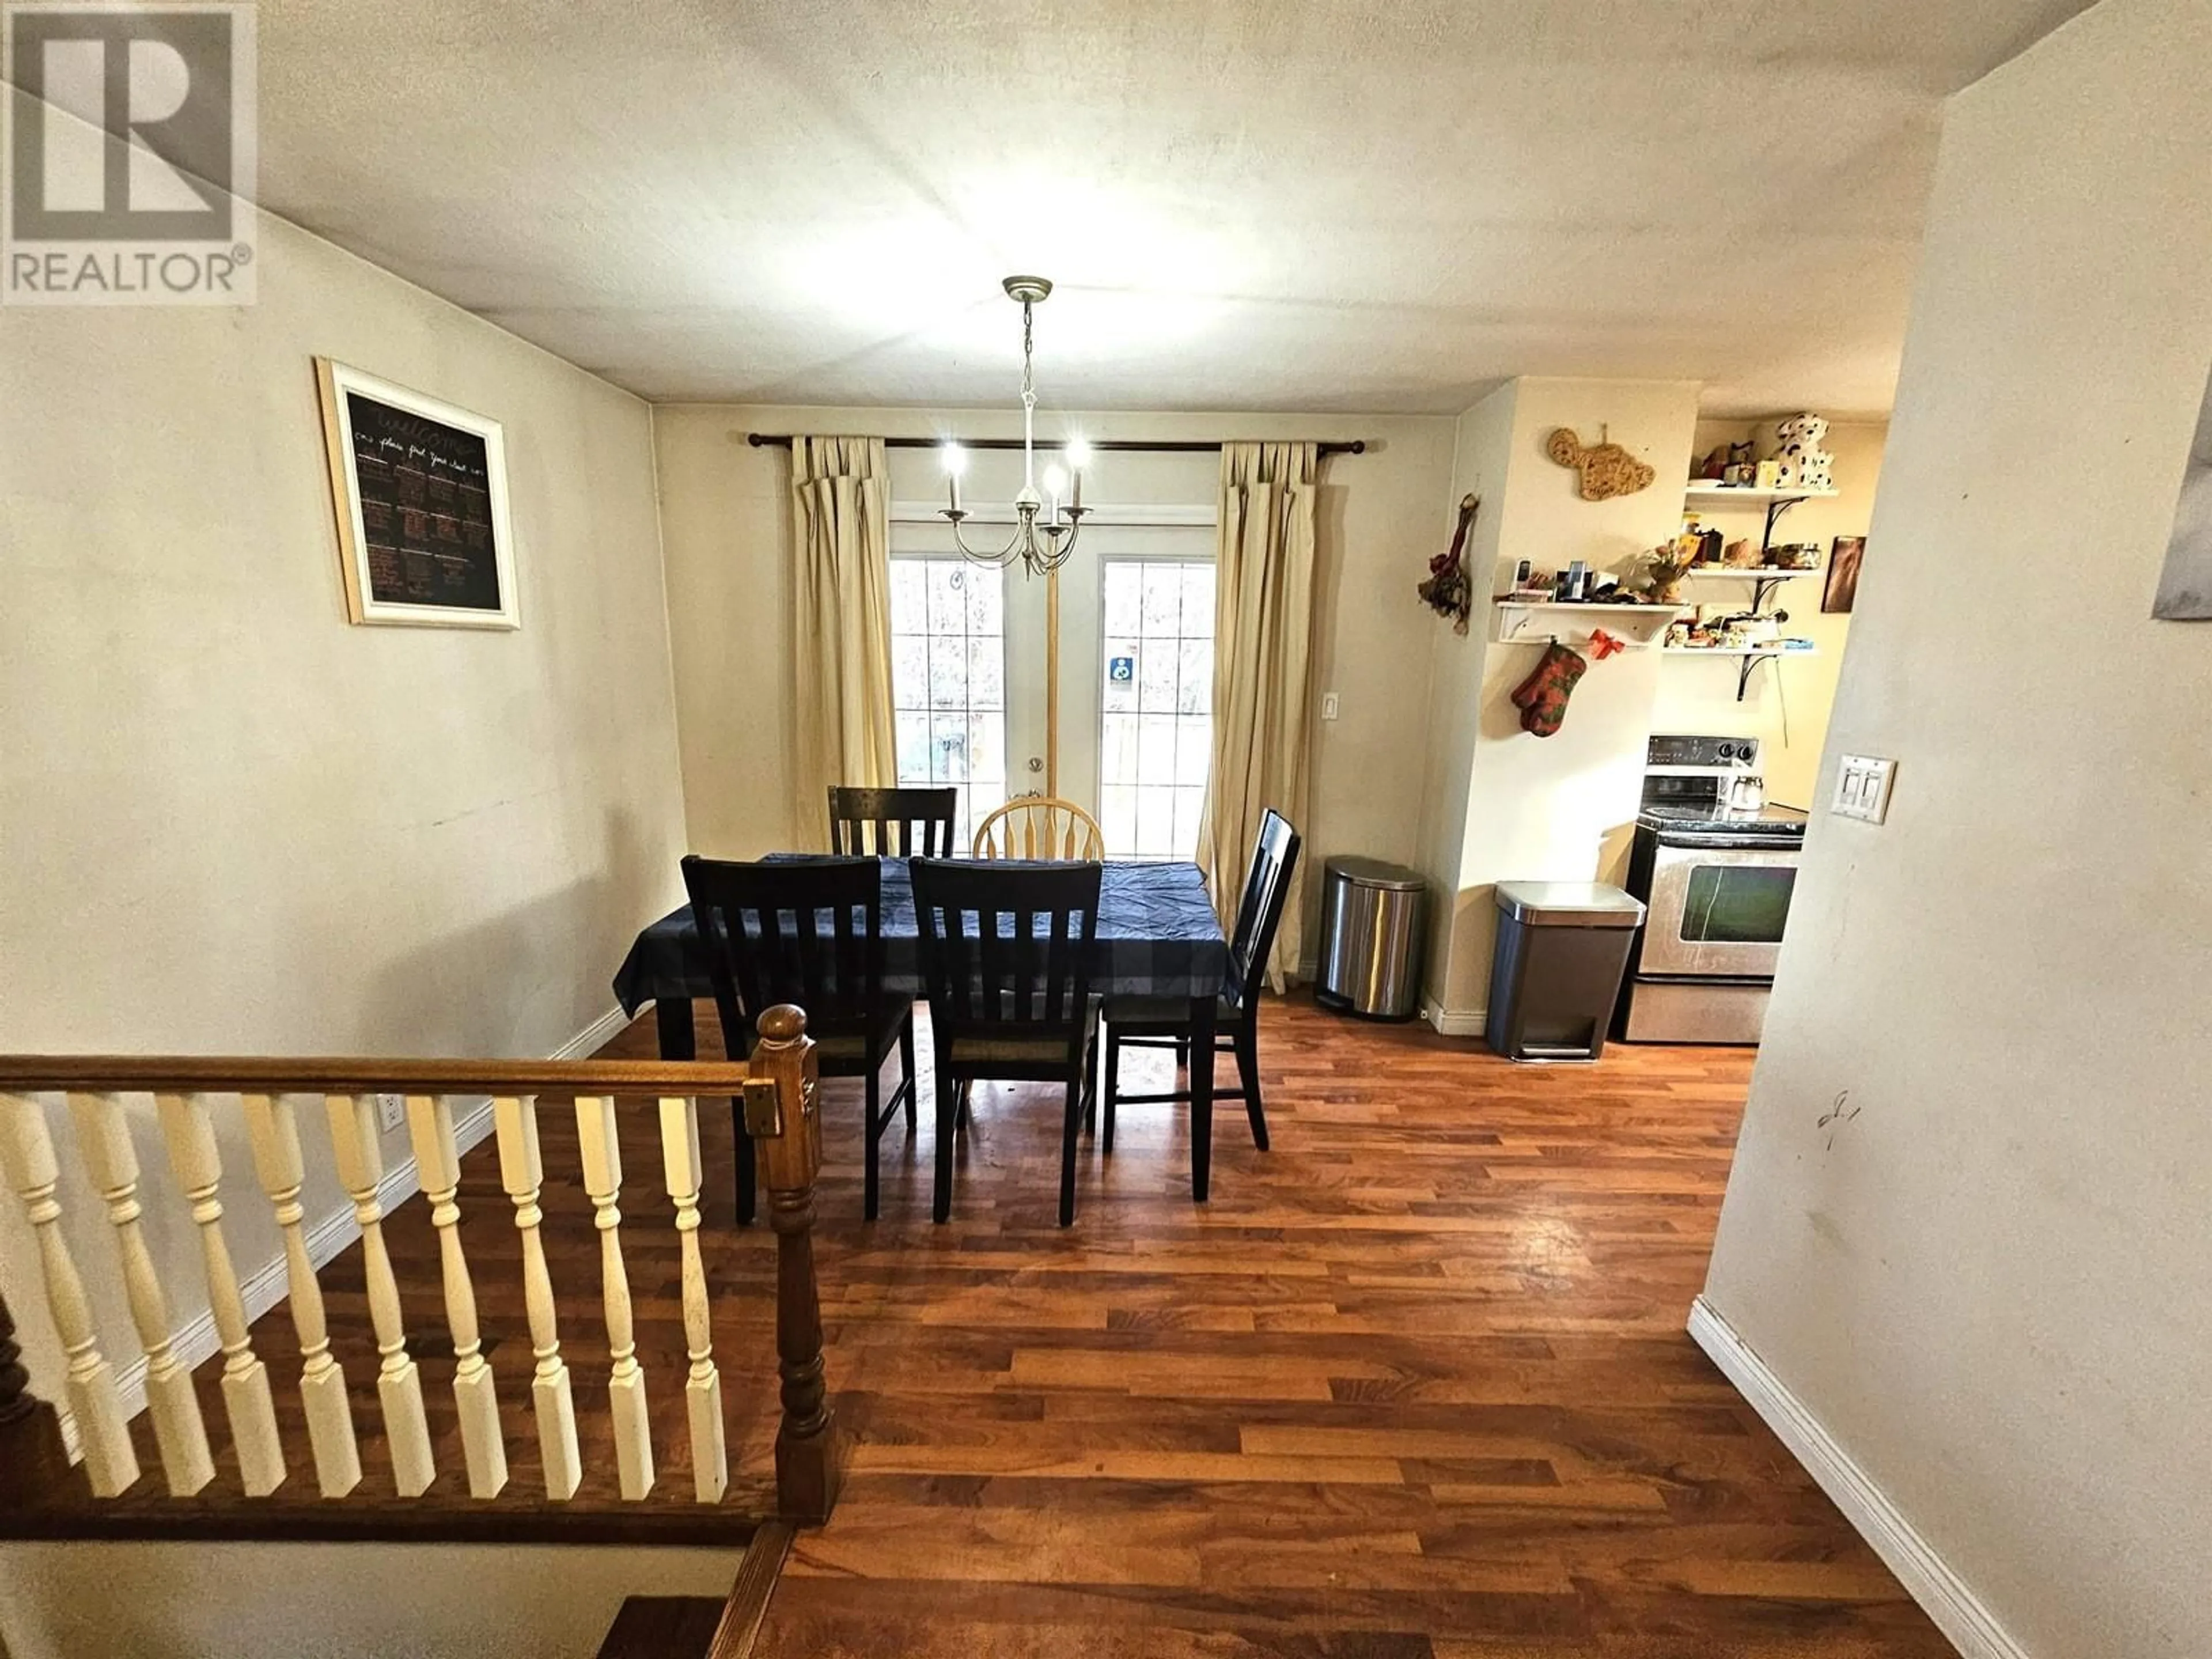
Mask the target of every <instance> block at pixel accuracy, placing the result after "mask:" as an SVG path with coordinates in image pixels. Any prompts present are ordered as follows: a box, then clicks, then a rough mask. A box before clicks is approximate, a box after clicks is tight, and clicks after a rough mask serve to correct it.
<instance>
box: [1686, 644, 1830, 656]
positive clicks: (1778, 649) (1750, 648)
mask: <svg viewBox="0 0 2212 1659" xmlns="http://www.w3.org/2000/svg"><path fill="white" fill-rule="evenodd" d="M1662 649H1663V650H1664V651H1665V652H1666V653H1667V655H1668V656H1670V657H1817V656H1819V655H1820V647H1818V646H1808V645H1798V646H1788V645H1669V646H1666V647H1662Z"/></svg>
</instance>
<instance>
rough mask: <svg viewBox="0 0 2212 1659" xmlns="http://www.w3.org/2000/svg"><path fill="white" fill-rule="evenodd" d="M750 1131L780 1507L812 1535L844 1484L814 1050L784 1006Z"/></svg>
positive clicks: (750, 1107) (753, 1097) (764, 1045)
mask: <svg viewBox="0 0 2212 1659" xmlns="http://www.w3.org/2000/svg"><path fill="white" fill-rule="evenodd" d="M759 1030H760V1039H761V1040H760V1044H759V1046H758V1047H757V1048H755V1049H754V1050H753V1056H752V1064H753V1069H754V1073H755V1075H754V1076H753V1077H752V1078H751V1079H749V1080H748V1081H747V1082H746V1084H745V1129H746V1133H749V1134H750V1135H751V1136H752V1138H753V1139H754V1141H755V1142H756V1143H757V1145H758V1146H759V1148H760V1153H761V1161H762V1164H763V1167H764V1169H765V1170H766V1172H767V1178H768V1179H767V1184H768V1202H769V1225H770V1226H771V1227H773V1228H774V1229H775V1268H776V1273H775V1349H776V1355H777V1358H778V1359H779V1360H780V1361H781V1367H780V1369H781V1371H782V1374H783V1423H782V1425H781V1428H779V1429H778V1430H777V1431H776V1437H775V1492H776V1506H777V1508H778V1509H779V1510H781V1512H782V1513H783V1514H784V1516H786V1517H787V1518H788V1519H790V1520H792V1521H795V1522H801V1523H803V1524H805V1525H809V1526H819V1525H821V1524H822V1522H824V1521H827V1520H828V1519H829V1510H830V1507H831V1505H832V1504H835V1503H836V1497H837V1483H838V1478H839V1469H838V1449H837V1434H836V1422H835V1420H834V1419H833V1417H832V1416H831V1413H830V1410H829V1399H828V1390H827V1389H826V1388H825V1386H824V1384H823V1376H822V1299H821V1295H820V1292H819V1291H818V1289H817V1286H816V1285H815V1282H814V1177H815V1176H816V1175H817V1172H819V1170H821V1168H822V1121H821V1117H820V1114H819V1109H818V1106H817V1099H816V1070H817V1066H816V1061H815V1056H814V1043H813V1042H812V1040H811V1039H810V1038H809V1037H808V1036H807V1035H806V1016H805V1014H803V1013H801V1012H799V1010H798V1009H796V1008H793V1007H792V1006H790V1005H788V1004H783V1005H781V1006H777V1007H774V1008H771V1009H769V1011H768V1012H766V1013H764V1014H763V1015H762V1016H761V1017H760V1026H759Z"/></svg>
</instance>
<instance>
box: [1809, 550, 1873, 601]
mask: <svg viewBox="0 0 2212 1659" xmlns="http://www.w3.org/2000/svg"><path fill="white" fill-rule="evenodd" d="M1865 556H1866V538H1865V537H1863V536H1838V537H1837V538H1835V540H1834V541H1832V542H1831V543H1830V544H1828V580H1827V583H1826V586H1824V587H1823V588H1822V589H1821V591H1820V609H1821V610H1822V611H1841V612H1843V613H1844V614H1846V615H1848V614H1849V613H1850V609H1851V607H1852V606H1853V605H1856V604H1857V602H1858V597H1859V562H1860V561H1861V560H1862V559H1863V558H1864V557H1865Z"/></svg>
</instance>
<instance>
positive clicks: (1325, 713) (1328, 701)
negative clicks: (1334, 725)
mask: <svg viewBox="0 0 2212 1659" xmlns="http://www.w3.org/2000/svg"><path fill="white" fill-rule="evenodd" d="M1321 717H1322V719H1323V720H1334V719H1335V718H1336V693H1335V692H1334V691H1324V692H1322V694H1321Z"/></svg>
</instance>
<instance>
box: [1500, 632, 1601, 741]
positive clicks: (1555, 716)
mask: <svg viewBox="0 0 2212 1659" xmlns="http://www.w3.org/2000/svg"><path fill="white" fill-rule="evenodd" d="M1588 668H1589V663H1588V662H1586V661H1584V660H1583V659H1582V658H1581V657H1580V656H1578V655H1577V654H1576V653H1574V652H1572V651H1570V650H1568V649H1567V647H1565V646H1564V645H1557V644H1554V645H1553V646H1552V647H1550V648H1549V649H1548V650H1547V651H1546V652H1545V653H1544V655H1543V659H1542V660H1541V661H1540V662H1538V663H1537V665H1536V668H1535V671H1534V673H1532V674H1530V675H1529V676H1528V678H1527V679H1525V680H1523V681H1522V682H1521V684H1520V687H1519V689H1518V690H1516V691H1515V692H1514V693H1513V701H1514V702H1516V703H1517V704H1519V705H1520V708H1521V729H1522V731H1523V732H1528V733H1529V734H1531V735H1532V736H1534V737H1539V738H1548V737H1550V736H1551V735H1552V733H1553V732H1556V731H1558V730H1559V726H1560V723H1561V722H1562V721H1564V720H1565V719H1566V718H1567V698H1568V697H1569V696H1571V695H1572V693H1573V691H1574V689H1575V682H1576V681H1577V680H1579V679H1581V678H1582V677H1583V672H1584V671H1586V670H1587V669H1588Z"/></svg>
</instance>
